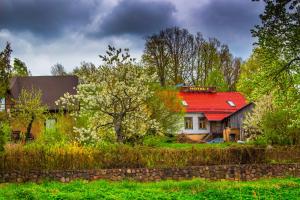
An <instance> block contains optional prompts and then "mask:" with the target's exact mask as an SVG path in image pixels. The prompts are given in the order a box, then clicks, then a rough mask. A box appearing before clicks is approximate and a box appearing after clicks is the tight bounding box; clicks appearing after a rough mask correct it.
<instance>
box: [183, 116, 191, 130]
mask: <svg viewBox="0 0 300 200" xmlns="http://www.w3.org/2000/svg"><path fill="white" fill-rule="evenodd" d="M184 128H185V129H193V118H192V117H185V118H184Z"/></svg>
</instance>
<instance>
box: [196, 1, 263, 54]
mask: <svg viewBox="0 0 300 200" xmlns="http://www.w3.org/2000/svg"><path fill="white" fill-rule="evenodd" d="M262 11H263V4H262V3H259V2H252V1H251V0H232V1H227V0H212V1H209V2H208V3H207V4H205V5H201V7H199V8H197V9H194V10H193V11H192V19H191V20H192V24H193V26H194V27H197V28H198V30H199V31H201V32H203V33H205V34H206V35H207V36H214V37H217V38H218V39H220V40H221V41H222V42H226V43H228V44H229V45H230V46H233V48H235V51H236V52H238V51H245V50H246V49H247V48H248V49H249V48H250V47H251V46H249V43H250V44H251V43H252V41H253V38H251V33H250V29H252V28H253V27H254V25H256V24H258V23H259V22H260V21H259V17H258V16H259V14H260V13H262ZM245 44H246V45H248V46H249V47H245ZM239 53H241V52H239Z"/></svg>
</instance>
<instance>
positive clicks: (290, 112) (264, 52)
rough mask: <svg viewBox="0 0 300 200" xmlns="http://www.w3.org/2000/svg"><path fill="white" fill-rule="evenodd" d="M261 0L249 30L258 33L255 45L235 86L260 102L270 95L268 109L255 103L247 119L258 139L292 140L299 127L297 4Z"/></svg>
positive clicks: (267, 141)
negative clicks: (256, 21) (262, 8)
mask: <svg viewBox="0 0 300 200" xmlns="http://www.w3.org/2000/svg"><path fill="white" fill-rule="evenodd" d="M264 2H265V3H266V6H265V11H264V13H263V14H262V15H260V18H261V20H262V24H261V25H258V26H256V27H255V29H254V30H253V31H252V33H253V36H255V37H258V43H257V47H256V49H254V51H253V54H252V56H251V57H250V59H249V60H248V61H247V62H246V63H245V64H244V65H243V66H242V73H241V79H240V80H239V83H238V89H239V90H240V91H242V92H243V93H244V94H246V95H247V96H248V99H250V100H251V101H258V102H262V104H263V99H264V96H265V95H270V94H271V95H272V101H271V102H270V101H268V104H269V105H272V109H269V110H268V109H266V108H263V105H259V106H258V108H257V109H255V111H254V116H253V117H249V118H248V119H249V120H248V119H247V120H248V122H250V123H249V124H248V125H250V124H251V123H252V124H251V125H252V126H253V127H252V128H253V129H254V130H255V129H256V131H257V130H258V129H259V131H258V132H259V133H260V134H261V136H260V137H259V139H260V140H263V141H264V142H266V143H272V144H273V143H276V144H295V143H299V134H297V132H299V129H300V118H299V112H300V109H299V108H300V100H299V99H300V90H299V85H300V71H299V69H300V68H299V48H300V46H299V44H300V43H299V38H300V37H299V36H300V35H299V33H300V32H299V31H300V29H299V4H298V5H296V4H297V1H293V0H287V1H272V0H271V1H264ZM267 108H268V107H267ZM281 115H283V116H281ZM248 122H247V123H248ZM247 123H246V124H247ZM248 129H249V126H248ZM254 134H255V133H254Z"/></svg>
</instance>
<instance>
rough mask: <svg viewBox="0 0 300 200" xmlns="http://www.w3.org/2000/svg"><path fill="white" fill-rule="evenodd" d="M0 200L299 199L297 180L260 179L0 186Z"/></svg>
mask: <svg viewBox="0 0 300 200" xmlns="http://www.w3.org/2000/svg"><path fill="white" fill-rule="evenodd" d="M0 199H1V200H6V199H9V200H11V199H31V200H34V199H111V200H112V199H122V200H123V199H136V200H142V199H184V200H191V199H289V200H291V199H300V178H282V179H263V180H258V181H249V182H236V181H208V180H203V179H193V180H185V181H170V180H168V181H161V182H150V183H139V182H133V181H129V180H128V181H122V182H108V181H104V180H99V181H92V182H88V181H82V180H77V181H73V182H70V183H60V182H42V183H39V184H36V183H23V184H13V183H5V184H0Z"/></svg>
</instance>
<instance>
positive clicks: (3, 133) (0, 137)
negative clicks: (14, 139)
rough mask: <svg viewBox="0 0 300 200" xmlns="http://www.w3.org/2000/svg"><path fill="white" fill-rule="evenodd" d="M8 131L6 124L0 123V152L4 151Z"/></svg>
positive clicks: (8, 127)
mask: <svg viewBox="0 0 300 200" xmlns="http://www.w3.org/2000/svg"><path fill="white" fill-rule="evenodd" d="M10 131H11V130H10V126H9V125H8V123H7V122H3V121H0V152H1V151H3V150H4V145H5V143H6V142H7V140H8V138H9V134H10Z"/></svg>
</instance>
